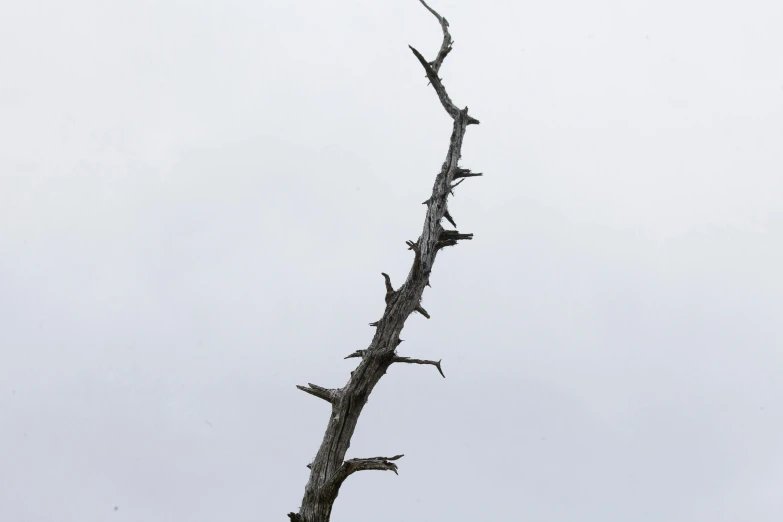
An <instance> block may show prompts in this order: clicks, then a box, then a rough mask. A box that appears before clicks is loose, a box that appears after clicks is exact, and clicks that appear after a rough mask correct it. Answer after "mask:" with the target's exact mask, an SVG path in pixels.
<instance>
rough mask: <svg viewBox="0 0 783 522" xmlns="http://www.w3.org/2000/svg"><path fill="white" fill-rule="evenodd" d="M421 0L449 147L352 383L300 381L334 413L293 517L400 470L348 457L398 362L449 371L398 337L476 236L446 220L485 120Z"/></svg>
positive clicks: (322, 517)
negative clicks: (404, 352) (433, 280)
mask: <svg viewBox="0 0 783 522" xmlns="http://www.w3.org/2000/svg"><path fill="white" fill-rule="evenodd" d="M420 2H421V3H422V5H424V7H426V8H427V9H428V10H429V11H430V12H431V13H432V14H433V15H434V16H435V17H436V18H437V19H438V22H439V23H440V25H441V28H442V29H443V43H442V44H441V47H440V50H439V51H438V54H437V56H436V58H435V60H433V61H431V62H428V61H427V60H425V59H424V57H423V56H422V55H421V53H419V51H417V50H416V49H414V48H413V47H411V50H412V51H413V54H414V55H415V56H416V58H417V59H418V61H419V62H420V63H421V65H422V66H423V67H424V70H425V72H426V74H427V77H428V78H429V80H430V83H431V84H432V86H433V88H434V89H435V92H436V93H437V95H438V98H439V99H440V101H441V104H442V105H443V107H444V108H445V109H446V111H447V112H448V114H449V115H450V116H451V117H452V119H453V124H452V131H451V138H450V140H449V146H448V151H447V153H446V159H445V161H444V162H443V165H442V166H441V169H440V171H439V172H438V174H437V175H436V177H435V182H434V184H433V186H432V193H431V194H430V197H429V198H428V199H427V201H425V204H426V205H427V210H426V216H425V218H424V225H423V227H422V231H421V234H420V235H419V238H418V240H417V241H416V242H413V241H407V242H406V244H407V245H408V248H409V249H410V250H413V251H414V254H415V256H414V259H413V263H412V266H411V268H410V271H409V272H408V276H407V278H406V279H405V281H404V282H403V283H402V284H401V285H400V286H399V287H398V288H397V289H396V290H395V289H394V287H393V286H392V284H391V278H390V277H389V276H388V275H387V274H386V273H382V274H383V277H384V281H385V285H386V298H385V299H386V308H385V310H384V312H383V316H382V317H381V318H380V319H379V320H378V321H375V322H373V323H370V324H371V325H372V326H375V327H376V329H375V333H374V335H373V339H372V341H371V343H370V345H369V346H368V347H367V348H366V349H363V350H356V351H355V352H353V353H352V354H350V355H348V356H347V357H346V359H352V358H356V359H360V360H359V362H358V364H357V366H356V368H355V369H354V370H353V371H352V372H351V376H350V378H349V379H348V382H347V383H346V384H345V386H344V387H343V388H341V389H339V390H327V389H326V388H322V387H317V386H314V385H312V384H311V385H310V387H309V388H305V387H302V386H300V387H299V388H300V389H302V390H303V391H305V392H307V393H310V394H312V395H315V396H317V397H320V398H322V399H324V400H329V402H331V403H332V413H331V416H330V418H329V423H328V425H327V427H326V431H325V433H324V437H323V441H322V442H321V446H320V448H319V449H318V453H317V454H316V456H315V459H313V461H312V462H311V463H310V465H309V466H308V467H309V469H310V478H309V479H308V482H307V486H306V487H305V494H304V497H303V498H302V504H301V506H300V508H299V512H298V513H290V514H289V518H290V519H291V521H292V522H329V518H330V515H331V512H332V505H333V504H334V501H335V499H336V498H337V493H338V491H339V488H340V485H341V484H342V482H343V481H344V480H345V479H346V478H347V477H348V476H349V475H351V474H352V473H354V472H356V471H360V470H370V469H373V470H388V471H394V472H395V473H396V472H397V465H396V464H395V463H394V461H395V460H397V459H399V458H400V457H401V456H402V455H397V456H395V457H389V458H385V457H374V458H370V459H348V460H346V459H345V455H346V453H347V451H348V447H349V446H350V444H351V437H352V436H353V433H354V431H355V429H356V425H357V423H358V420H359V416H360V414H361V412H362V409H363V408H364V405H365V404H366V403H367V399H368V397H369V395H370V393H371V392H372V391H373V389H374V387H375V385H376V384H377V383H378V381H379V380H380V379H381V377H382V376H383V375H384V374H385V373H386V371H387V369H388V368H389V366H390V365H391V364H393V363H395V362H398V363H409V364H430V365H433V366H435V367H436V368H437V369H438V371H439V372H440V374H441V375H442V376H444V377H445V375H444V374H443V369H442V368H441V365H440V361H438V362H435V361H427V360H423V359H413V358H409V357H400V356H397V355H396V353H395V348H396V347H397V346H398V345H399V344H400V343H401V342H402V340H401V339H400V337H399V336H400V333H401V332H402V329H403V327H404V325H405V321H407V319H408V317H409V316H410V314H411V313H413V312H418V313H420V314H422V315H423V316H424V317H426V318H429V317H430V314H429V313H428V312H427V311H426V310H425V309H424V308H423V307H422V306H421V300H422V294H423V292H424V289H425V288H426V287H429V286H430V284H429V283H430V274H431V273H432V267H433V265H434V263H435V258H436V257H437V254H438V251H439V250H440V249H441V248H443V247H444V246H448V245H451V244H456V243H457V241H460V240H463V239H471V238H472V237H473V235H472V234H461V233H459V232H458V231H456V230H451V231H447V230H444V229H443V227H442V226H441V220H443V219H447V220H448V221H449V222H450V223H451V224H452V225H453V226H454V227H455V228H456V223H455V222H454V219H453V218H452V216H451V215H450V214H449V212H448V207H447V200H448V196H449V195H450V194H451V190H452V189H453V188H454V187H455V186H456V185H457V184H459V182H457V183H455V180H457V179H459V178H464V177H469V176H470V171H469V170H468V169H463V168H461V167H460V166H459V160H460V157H461V155H462V142H463V139H464V137H465V132H466V130H467V127H468V126H469V125H471V124H476V123H479V121H478V120H477V119H476V118H473V117H472V116H470V115H469V114H468V108H467V107H465V108H464V109H459V108H458V107H457V106H456V105H455V104H454V102H452V100H451V98H450V97H449V95H448V93H447V92H446V88H445V87H444V86H443V82H442V81H441V79H440V78H439V77H438V72H439V71H440V68H441V66H442V65H443V60H444V59H445V58H446V56H447V55H448V54H449V52H450V51H451V47H452V44H453V40H452V39H451V35H450V33H449V23H448V22H447V21H446V19H445V18H443V17H442V16H440V15H439V14H438V13H437V12H436V11H435V10H434V9H432V8H431V7H430V6H429V5H427V3H426V2H425V1H424V0H420Z"/></svg>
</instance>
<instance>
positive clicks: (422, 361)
mask: <svg viewBox="0 0 783 522" xmlns="http://www.w3.org/2000/svg"><path fill="white" fill-rule="evenodd" d="M442 360H443V359H441V361H442ZM392 362H396V363H408V364H431V365H433V366H434V367H435V368H437V369H438V371H439V372H440V374H441V375H442V376H443V378H444V379H445V378H446V376H445V375H443V368H441V367H440V361H427V360H425V359H411V358H410V357H400V356H398V355H397V356H395V357H394V359H392Z"/></svg>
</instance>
